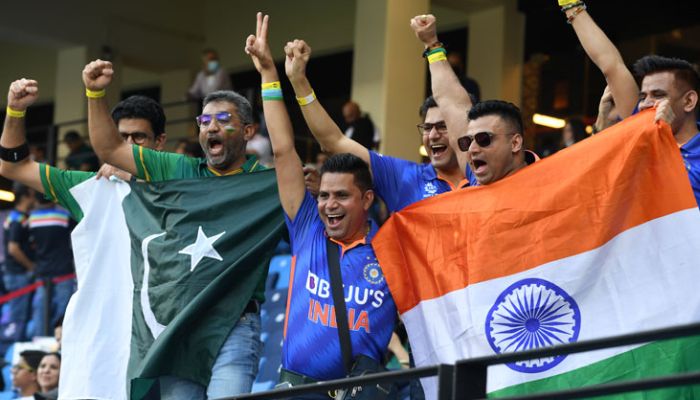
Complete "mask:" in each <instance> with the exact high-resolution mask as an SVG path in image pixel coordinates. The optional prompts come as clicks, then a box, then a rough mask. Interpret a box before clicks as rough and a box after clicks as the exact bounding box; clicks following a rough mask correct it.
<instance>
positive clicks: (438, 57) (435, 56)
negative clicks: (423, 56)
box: [428, 49, 447, 64]
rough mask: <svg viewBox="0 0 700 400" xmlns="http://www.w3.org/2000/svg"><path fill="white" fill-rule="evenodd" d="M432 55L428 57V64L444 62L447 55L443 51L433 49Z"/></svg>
mask: <svg viewBox="0 0 700 400" xmlns="http://www.w3.org/2000/svg"><path fill="white" fill-rule="evenodd" d="M433 51H434V53H432V54H430V55H428V64H432V63H434V62H438V61H446V60H447V55H446V53H447V52H446V51H445V49H435V50H433Z"/></svg>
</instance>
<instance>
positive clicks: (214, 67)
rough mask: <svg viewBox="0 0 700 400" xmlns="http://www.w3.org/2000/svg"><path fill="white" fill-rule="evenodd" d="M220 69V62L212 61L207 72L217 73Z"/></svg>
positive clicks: (208, 64)
mask: <svg viewBox="0 0 700 400" xmlns="http://www.w3.org/2000/svg"><path fill="white" fill-rule="evenodd" d="M217 69H219V62H218V61H216V60H211V61H209V62H208V63H207V70H208V71H209V72H216V70H217Z"/></svg>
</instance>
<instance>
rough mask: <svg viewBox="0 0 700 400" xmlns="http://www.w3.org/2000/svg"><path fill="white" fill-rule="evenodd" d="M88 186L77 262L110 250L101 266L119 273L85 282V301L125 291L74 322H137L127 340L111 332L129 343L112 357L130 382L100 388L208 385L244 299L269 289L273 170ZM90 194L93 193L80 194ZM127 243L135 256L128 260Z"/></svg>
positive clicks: (134, 394)
mask: <svg viewBox="0 0 700 400" xmlns="http://www.w3.org/2000/svg"><path fill="white" fill-rule="evenodd" d="M84 185H85V186H86V187H85V188H82V187H81V186H83V185H79V186H77V187H76V188H75V189H74V190H73V192H74V194H76V200H77V201H78V202H79V203H80V205H81V207H83V209H84V210H86V213H85V218H84V219H83V221H81V225H83V227H82V228H81V229H78V230H77V231H78V238H77V239H78V243H79V244H76V246H75V247H79V249H78V250H77V253H78V254H77V255H76V259H80V258H83V257H84V258H85V259H86V260H89V261H88V263H90V264H95V260H96V259H97V258H98V257H100V254H107V255H106V256H105V258H104V259H102V260H100V261H101V264H102V265H101V266H100V267H99V268H100V270H101V274H112V273H113V274H114V279H113V280H112V284H113V285H114V286H112V285H110V284H109V283H110V280H105V279H101V280H98V279H94V280H92V281H91V282H98V281H99V282H101V283H100V285H101V286H104V287H95V285H93V284H92V283H91V282H90V283H86V285H85V286H88V285H89V286H90V287H83V288H81V290H82V292H81V293H80V294H81V296H82V298H81V300H83V303H82V304H86V303H87V301H86V300H88V299H89V297H91V296H101V292H102V293H106V292H111V293H120V294H119V295H118V297H120V298H122V300H121V301H111V304H114V305H115V307H114V311H113V314H111V315H101V316H100V321H97V322H96V321H95V316H94V315H93V316H90V315H85V314H81V315H74V316H73V318H76V319H83V318H84V319H85V321H82V322H81V321H74V322H75V324H76V325H77V326H84V327H90V326H94V325H95V324H98V325H99V326H100V328H99V330H100V331H101V332H102V333H103V334H104V332H112V331H114V332H119V331H121V332H125V330H124V326H125V325H130V326H131V337H130V339H128V341H127V340H125V338H123V337H113V338H105V340H113V341H114V342H115V343H129V352H128V354H127V355H126V356H120V357H116V358H115V359H114V360H105V362H117V363H123V364H124V365H123V368H124V370H125V371H126V374H125V376H126V381H125V382H124V381H122V382H119V381H118V380H117V381H116V382H115V381H114V379H113V378H114V377H104V378H105V380H104V381H103V382H102V383H101V385H109V386H114V388H113V390H112V391H113V392H122V393H123V392H124V391H125V390H129V393H130V396H129V397H130V398H132V399H141V398H143V397H144V396H146V395H147V394H148V392H149V391H150V390H151V389H152V388H153V387H154V384H155V383H157V378H158V377H160V376H166V375H172V376H177V377H181V378H185V379H189V380H191V381H194V382H198V383H200V384H202V385H206V384H207V383H208V382H209V379H210V377H211V368H212V365H213V364H214V361H215V359H216V356H217V354H218V351H219V349H220V348H221V346H222V344H223V343H224V341H225V339H226V338H227V336H228V335H229V333H230V332H231V330H232V329H233V327H234V325H235V324H236V323H237V321H238V319H239V317H240V315H241V313H242V311H243V309H244V307H245V305H246V304H247V303H248V302H249V301H250V300H251V298H257V299H259V298H260V297H261V296H262V292H263V291H264V281H265V278H266V276H267V269H268V265H269V261H270V258H271V256H272V252H273V250H274V248H275V246H276V244H277V243H278V242H279V240H280V237H281V233H282V231H283V229H284V228H283V227H284V220H283V216H282V209H281V206H280V203H279V198H278V195H277V184H276V181H275V172H274V171H273V170H267V171H261V172H255V173H250V174H243V175H235V176H230V177H215V178H204V179H196V180H178V181H166V182H159V183H129V184H126V183H120V184H117V185H115V184H114V183H112V182H104V180H102V183H99V182H96V181H94V180H91V181H89V182H85V184H84ZM88 186H89V188H88ZM88 189H89V190H88ZM86 192H90V196H82V195H81V193H86ZM120 200H121V201H120ZM75 239H76V237H75V235H74V240H75ZM86 242H92V243H93V244H94V245H93V246H86V245H85V243H86ZM104 243H108V245H107V246H108V247H109V248H105V245H104ZM86 247H89V248H86ZM128 248H130V250H131V255H130V256H127V255H125V256H122V253H125V252H127V253H128V251H123V250H126V249H128ZM120 249H121V250H120ZM102 250H104V253H100V252H101V251H102ZM125 264H126V265H125ZM91 268H92V269H93V271H94V268H95V267H91ZM125 278H126V279H125ZM132 285H133V286H132ZM125 288H126V289H128V290H124V289H125ZM131 288H133V289H131ZM96 300H97V299H96ZM116 304H119V306H116ZM126 305H130V306H131V310H130V311H129V310H127V309H126ZM122 308H124V310H121V309H122ZM129 315H130V316H131V317H130V318H129ZM110 326H112V327H113V328H114V329H109V327H110ZM89 332H91V331H90V330H88V331H86V334H90V333H89ZM104 356H105V355H104V354H103V355H102V357H104ZM76 384H77V382H76ZM120 397H121V396H115V397H114V398H120Z"/></svg>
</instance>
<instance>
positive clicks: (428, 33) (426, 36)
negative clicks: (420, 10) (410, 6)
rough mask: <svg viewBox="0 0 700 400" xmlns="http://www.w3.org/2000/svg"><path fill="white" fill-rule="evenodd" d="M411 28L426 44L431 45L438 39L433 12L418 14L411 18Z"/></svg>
mask: <svg viewBox="0 0 700 400" xmlns="http://www.w3.org/2000/svg"><path fill="white" fill-rule="evenodd" d="M411 29H413V32H415V34H416V37H418V40H420V41H421V42H423V44H424V45H425V46H430V45H431V44H433V43H435V42H437V41H438V39H437V25H436V24H435V16H434V15H433V14H427V15H418V16H416V17H413V18H411Z"/></svg>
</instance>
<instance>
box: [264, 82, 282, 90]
mask: <svg viewBox="0 0 700 400" xmlns="http://www.w3.org/2000/svg"><path fill="white" fill-rule="evenodd" d="M260 86H261V87H262V89H282V85H280V81H276V82H266V83H263V84H262V85H260Z"/></svg>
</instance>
